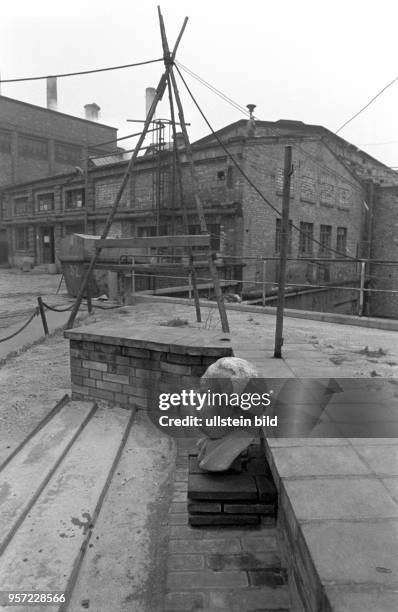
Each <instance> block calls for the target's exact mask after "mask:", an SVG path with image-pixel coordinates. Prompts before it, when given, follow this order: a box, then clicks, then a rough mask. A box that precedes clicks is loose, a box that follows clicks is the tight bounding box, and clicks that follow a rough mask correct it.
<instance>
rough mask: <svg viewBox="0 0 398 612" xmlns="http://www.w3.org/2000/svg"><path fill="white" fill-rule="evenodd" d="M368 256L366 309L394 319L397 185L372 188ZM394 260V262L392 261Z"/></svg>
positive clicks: (397, 258) (396, 305)
mask: <svg viewBox="0 0 398 612" xmlns="http://www.w3.org/2000/svg"><path fill="white" fill-rule="evenodd" d="M371 238H372V239H371V249H370V258H371V259H372V260H375V261H374V263H372V264H370V265H369V266H368V269H367V277H368V279H369V287H370V288H371V289H374V291H373V292H371V293H370V296H369V298H368V303H369V312H370V313H371V314H374V315H376V316H380V317H389V318H394V319H397V318H398V187H397V186H389V187H388V186H379V187H377V188H376V189H375V197H374V209H373V215H372V224H371ZM394 262H395V263H394Z"/></svg>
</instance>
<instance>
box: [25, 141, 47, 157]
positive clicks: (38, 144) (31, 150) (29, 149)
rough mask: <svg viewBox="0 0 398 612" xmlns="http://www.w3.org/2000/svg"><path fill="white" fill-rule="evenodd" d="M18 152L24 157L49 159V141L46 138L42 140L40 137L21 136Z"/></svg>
mask: <svg viewBox="0 0 398 612" xmlns="http://www.w3.org/2000/svg"><path fill="white" fill-rule="evenodd" d="M18 153H19V155H21V156H22V157H34V158H36V159H47V158H48V143H47V141H46V140H40V139H39V138H31V137H30V136H19V137H18Z"/></svg>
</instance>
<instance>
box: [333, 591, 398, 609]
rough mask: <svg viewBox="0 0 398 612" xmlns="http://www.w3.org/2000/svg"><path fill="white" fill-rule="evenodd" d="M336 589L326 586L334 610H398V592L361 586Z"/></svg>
mask: <svg viewBox="0 0 398 612" xmlns="http://www.w3.org/2000/svg"><path fill="white" fill-rule="evenodd" d="M359 588H361V589H362V590H361V591H359V590H358V588H357V590H354V589H351V590H349V587H345V588H344V587H343V588H341V587H340V588H338V589H335V588H333V587H326V593H327V595H328V598H329V601H330V603H331V605H332V606H333V612H395V611H396V610H398V592H397V591H386V590H380V589H371V588H370V589H368V588H367V589H366V590H364V588H363V586H362V587H359Z"/></svg>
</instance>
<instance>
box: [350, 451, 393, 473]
mask: <svg viewBox="0 0 398 612" xmlns="http://www.w3.org/2000/svg"><path fill="white" fill-rule="evenodd" d="M356 451H357V452H358V454H359V456H360V457H362V459H363V460H364V461H365V462H366V463H367V465H368V466H369V467H370V468H371V469H372V470H373V471H374V472H375V473H376V474H378V476H398V446H383V445H378V446H374V445H372V446H357V447H356Z"/></svg>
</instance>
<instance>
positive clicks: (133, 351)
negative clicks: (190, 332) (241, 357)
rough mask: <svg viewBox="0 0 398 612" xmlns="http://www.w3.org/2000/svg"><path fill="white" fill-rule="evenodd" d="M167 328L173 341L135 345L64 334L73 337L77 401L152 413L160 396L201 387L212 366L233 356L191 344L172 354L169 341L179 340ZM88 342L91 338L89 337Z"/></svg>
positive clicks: (75, 395) (177, 348)
mask: <svg viewBox="0 0 398 612" xmlns="http://www.w3.org/2000/svg"><path fill="white" fill-rule="evenodd" d="M163 329H164V328H163ZM167 329H168V331H169V333H170V339H169V342H165V343H164V344H161V343H160V341H159V342H157V343H154V342H153V341H152V342H151V341H148V342H145V341H142V340H139V341H137V342H136V345H135V346H133V345H134V344H135V343H134V342H133V341H131V340H130V341H129V346H126V345H123V342H120V341H118V342H120V343H119V344H116V343H115V344H112V343H111V342H112V339H110V338H109V339H107V342H101V341H99V340H98V336H95V335H94V336H93V339H92V340H90V339H78V340H77V339H74V338H75V337H76V334H77V335H79V332H78V331H75V330H71V331H68V332H65V336H66V337H69V338H70V364H71V382H72V397H73V398H74V399H87V398H92V399H104V400H107V401H109V402H114V403H118V404H120V405H122V406H124V407H131V406H132V405H135V406H137V407H140V408H144V409H151V407H153V406H154V404H153V401H154V400H155V399H156V394H157V393H162V392H173V391H177V390H178V389H182V388H185V389H191V388H196V387H197V386H198V384H199V378H200V377H201V376H202V374H203V373H204V372H205V371H206V369H207V368H208V366H209V365H210V364H211V363H213V362H214V361H216V360H217V359H219V358H220V357H223V356H227V355H231V354H232V349H231V348H229V347H225V348H224V347H222V348H221V347H220V348H213V349H211V348H209V347H208V346H207V347H202V346H200V344H197V345H196V346H192V345H190V344H189V343H188V342H187V344H186V346H184V345H181V344H180V345H179V346H178V347H176V348H175V349H174V350H173V348H172V347H171V348H170V342H171V341H173V336H174V341H175V333H173V329H172V328H167ZM159 330H162V328H159ZM159 333H160V332H159ZM176 333H178V332H176ZM155 334H156V332H155ZM126 335H128V334H126ZM84 338H90V334H88V333H85V334H84Z"/></svg>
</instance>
